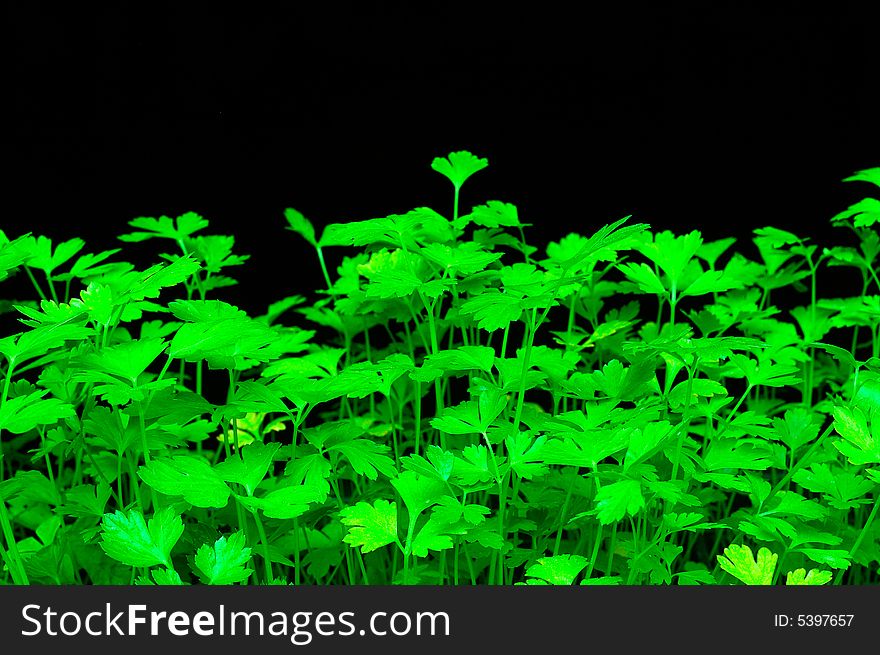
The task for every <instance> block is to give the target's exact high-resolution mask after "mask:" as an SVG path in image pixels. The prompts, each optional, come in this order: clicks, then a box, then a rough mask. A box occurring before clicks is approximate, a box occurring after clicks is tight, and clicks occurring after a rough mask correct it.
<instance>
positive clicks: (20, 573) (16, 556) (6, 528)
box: [0, 498, 30, 585]
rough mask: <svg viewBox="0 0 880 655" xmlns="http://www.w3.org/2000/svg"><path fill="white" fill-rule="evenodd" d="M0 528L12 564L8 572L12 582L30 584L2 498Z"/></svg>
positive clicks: (0, 499) (0, 501)
mask: <svg viewBox="0 0 880 655" xmlns="http://www.w3.org/2000/svg"><path fill="white" fill-rule="evenodd" d="M0 527H2V530H3V537H4V538H5V539H6V548H7V550H8V551H9V559H10V560H12V563H13V566H12V568H11V570H10V573H11V574H12V581H13V582H14V583H15V584H18V585H27V584H30V581H29V580H28V576H27V571H25V568H24V562H23V561H22V559H21V554H20V553H19V552H18V544H17V543H16V541H15V533H14V532H13V530H12V521H11V520H10V518H9V513H8V512H7V511H6V501H5V500H4V499H2V498H0Z"/></svg>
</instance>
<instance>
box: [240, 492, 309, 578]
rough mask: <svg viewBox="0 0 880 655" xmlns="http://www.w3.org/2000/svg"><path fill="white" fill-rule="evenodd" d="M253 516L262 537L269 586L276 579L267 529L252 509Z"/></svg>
mask: <svg viewBox="0 0 880 655" xmlns="http://www.w3.org/2000/svg"><path fill="white" fill-rule="evenodd" d="M251 514H253V515H254V522H255V523H256V524H257V534H259V535H260V545H261V546H262V550H263V567H264V569H263V571H264V573H263V574H264V575H265V576H266V578H265V579H266V584H267V585H269V584H272V580H274V579H275V575H274V574H273V573H272V560H271V559H270V558H269V540H268V539H267V538H266V529H265V528H264V527H263V521H262V519H260V512H259V511H258V510H256V509H252V510H251ZM298 554H299V553H297V555H298Z"/></svg>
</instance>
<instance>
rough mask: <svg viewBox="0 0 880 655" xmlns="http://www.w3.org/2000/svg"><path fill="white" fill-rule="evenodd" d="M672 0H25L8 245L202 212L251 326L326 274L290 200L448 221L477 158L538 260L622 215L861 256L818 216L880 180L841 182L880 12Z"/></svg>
mask: <svg viewBox="0 0 880 655" xmlns="http://www.w3.org/2000/svg"><path fill="white" fill-rule="evenodd" d="M657 4H658V5H659V6H652V7H643V6H639V5H630V4H628V3H622V2H615V3H610V6H606V7H602V8H597V7H594V6H593V3H588V4H584V5H583V7H582V8H581V9H583V12H584V13H583V15H579V14H576V13H572V12H573V11H574V9H575V5H574V4H572V3H552V2H542V3H528V4H527V5H525V8H514V7H513V6H512V5H511V4H508V3H483V2H471V3H460V4H457V3H454V2H447V3H442V4H433V3H428V2H419V3H357V4H355V3H351V4H347V3H338V2H322V3H319V4H318V5H317V6H319V7H320V9H317V8H315V7H313V6H310V5H309V4H307V3H278V4H273V3H256V5H255V6H254V5H250V4H248V5H245V4H240V5H239V6H237V7H236V8H234V9H231V10H228V11H226V10H223V9H221V8H220V5H216V4H210V5H209V4H205V5H198V4H192V3H171V2H168V3H163V2H153V3H143V4H134V3H133V4H131V5H126V4H123V5H120V6H109V5H108V6H106V7H99V8H93V7H86V8H83V7H82V6H76V7H75V8H72V7H67V8H61V7H60V6H55V5H53V4H49V3H43V2H28V3H17V5H16V6H15V7H14V8H12V10H11V13H10V18H11V23H10V24H11V26H12V29H11V35H10V38H11V41H12V46H13V47H12V50H13V55H12V57H13V58H12V65H11V75H10V76H9V77H8V81H7V84H8V85H9V86H10V87H11V94H9V96H8V97H9V101H10V102H11V104H12V107H13V111H14V118H13V120H12V122H11V123H9V124H8V125H9V127H8V133H9V134H8V136H10V137H11V138H10V140H9V143H10V145H9V149H8V150H6V159H7V161H8V162H9V163H10V164H12V173H11V174H10V173H7V178H6V182H7V184H6V185H4V186H6V193H5V194H4V195H5V200H6V204H7V206H6V207H5V208H4V212H3V218H2V228H3V229H4V230H5V231H6V232H7V234H8V235H9V236H13V235H17V234H19V233H22V232H24V231H33V232H34V233H38V234H39V233H42V234H46V235H48V236H51V237H53V238H54V239H63V238H70V237H72V236H82V237H84V238H85V239H86V240H87V242H88V243H89V248H90V249H93V250H100V249H105V248H109V247H113V246H114V245H116V244H115V236H116V235H117V234H120V233H122V232H124V231H126V221H128V220H131V219H132V218H134V217H136V216H144V215H146V216H158V215H161V214H167V215H170V216H176V215H178V214H180V213H183V212H184V211H190V210H192V211H196V212H199V213H201V214H203V215H204V216H205V217H206V218H208V219H209V220H210V221H211V223H212V228H211V230H210V231H211V232H220V233H233V234H235V236H236V238H237V240H238V243H239V244H240V245H239V250H241V251H243V252H246V253H250V254H251V255H252V256H253V258H252V259H251V261H250V262H248V264H246V266H245V267H244V268H243V269H240V270H239V271H237V274H238V275H239V277H240V279H241V280H242V285H241V287H239V288H238V289H236V290H232V291H231V292H228V293H226V294H225V297H227V298H230V299H231V300H232V301H234V302H238V303H240V304H242V305H244V306H245V307H246V308H248V309H259V308H260V307H261V306H262V305H263V304H264V303H265V302H268V301H270V300H275V299H278V298H280V297H282V296H283V295H290V294H292V293H305V292H308V291H309V290H311V289H312V288H314V284H315V283H317V278H318V270H319V269H318V268H317V261H316V259H315V257H314V254H313V253H312V252H311V251H310V249H309V247H308V246H306V244H305V243H304V242H302V241H301V240H299V238H298V237H297V236H296V235H293V234H292V233H290V232H287V231H285V230H284V229H283V228H284V226H285V222H284V219H283V209H284V208H285V207H288V206H292V207H296V208H298V209H299V210H300V211H302V212H303V213H305V214H306V215H307V216H309V217H310V218H311V219H312V220H313V221H314V222H315V224H316V225H317V226H318V227H319V229H320V227H321V226H323V225H326V224H328V223H330V222H339V221H346V220H355V219H365V218H372V217H376V216H384V215H387V214H389V213H401V212H405V211H407V210H409V209H412V208H413V207H417V206H423V205H427V206H432V207H434V208H435V209H437V210H439V211H441V212H447V213H448V212H449V210H450V205H451V185H449V184H448V182H446V181H445V180H444V179H443V178H441V177H440V176H439V175H437V174H436V173H435V172H433V171H432V170H430V167H429V165H430V162H431V159H432V158H433V157H435V156H438V155H445V154H447V153H448V152H450V151H451V150H458V149H468V150H471V151H473V152H474V153H476V154H478V155H480V156H485V157H488V159H489V162H490V167H489V169H487V170H486V171H483V172H480V173H479V174H477V175H476V176H475V177H474V178H472V180H471V181H470V182H469V183H468V184H467V185H466V186H465V192H464V193H463V198H462V201H463V204H464V206H465V207H468V206H470V205H472V204H478V203H482V202H484V201H486V200H488V199H493V198H494V199H499V200H505V201H508V202H513V203H514V204H516V205H517V206H518V207H519V210H520V216H521V218H522V219H523V220H525V221H527V222H529V223H532V224H534V228H532V231H531V234H530V236H531V238H532V239H533V240H534V241H535V242H536V243H537V244H542V243H546V242H547V241H549V240H551V239H558V238H560V237H562V236H564V234H566V233H567V232H569V231H577V232H581V233H590V232H591V231H592V230H594V229H596V228H597V227H599V226H601V225H603V224H605V223H609V222H611V221H613V220H616V219H618V218H620V217H622V216H624V215H627V214H633V215H634V217H635V219H636V220H639V221H642V222H647V223H650V224H651V225H652V226H653V227H654V228H656V229H674V230H678V231H686V230H691V229H699V230H701V231H702V232H703V233H704V235H705V236H706V237H707V238H720V237H723V236H731V235H732V236H739V237H742V238H747V237H748V235H749V232H750V230H752V229H754V228H756V227H761V226H764V225H776V226H778V227H782V228H787V229H792V230H795V231H796V232H798V233H799V234H802V235H807V236H810V237H811V238H813V239H815V240H817V241H820V242H822V241H823V240H824V241H828V240H829V239H831V238H835V239H839V240H840V241H841V242H843V241H846V235H845V234H840V233H839V232H837V231H832V230H831V228H830V227H829V226H828V219H829V218H830V217H831V216H832V215H833V214H835V213H836V212H838V211H840V210H841V209H843V208H845V207H846V206H847V205H848V204H850V203H852V202H855V201H856V200H858V199H860V198H861V197H864V196H865V195H867V194H868V193H870V190H871V189H870V187H868V186H867V185H864V184H843V183H841V182H840V180H841V179H842V178H844V177H846V176H848V175H850V174H851V173H853V172H854V171H856V170H859V169H862V168H866V167H870V166H876V165H878V164H880V159H878V151H880V139H878V130H877V125H878V120H877V118H876V111H877V104H876V102H875V101H874V99H875V97H876V88H877V82H876V63H875V62H874V49H875V48H874V46H872V44H874V43H876V41H875V38H874V35H873V34H872V29H871V25H872V21H870V20H869V17H868V16H867V15H865V14H864V13H863V11H862V10H861V9H860V8H859V7H858V6H857V5H846V4H841V3H834V4H833V5H831V4H827V3H825V4H823V5H813V4H808V3H801V2H772V3H770V2H761V3H748V2H712V3H682V2H673V3H657ZM184 6H185V7H186V8H185V9H184V8H183V7H184ZM301 6H309V9H291V7H294V8H296V7H301ZM820 7H821V8H820ZM823 245H825V243H823ZM743 247H746V248H747V246H743ZM134 252H136V253H137V252H140V253H142V254H143V256H144V257H145V260H147V263H151V261H152V260H155V257H156V249H155V247H154V244H153V243H151V244H149V245H148V244H144V245H142V246H136V247H135V249H134ZM337 261H338V259H337Z"/></svg>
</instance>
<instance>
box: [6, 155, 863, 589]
mask: <svg viewBox="0 0 880 655" xmlns="http://www.w3.org/2000/svg"><path fill="white" fill-rule="evenodd" d="M486 166H487V162H486V160H484V159H480V158H477V157H475V156H473V155H472V154H470V153H467V152H455V153H452V154H450V155H449V157H447V158H437V159H435V160H434V162H433V164H432V167H433V168H434V170H436V171H437V172H438V173H440V174H442V175H443V176H445V177H446V178H448V180H449V181H450V182H452V185H453V189H454V194H453V203H452V208H451V209H452V212H451V217H450V216H444V215H441V214H440V213H438V212H437V211H435V210H432V209H428V208H418V209H415V210H413V211H411V212H409V213H406V214H403V215H393V216H388V217H387V218H378V219H370V220H364V221H358V222H351V223H345V224H333V225H329V226H327V227H326V229H324V230H323V233H322V234H320V235H319V234H317V233H316V231H315V229H314V227H313V225H312V224H311V223H310V222H309V221H308V220H307V219H306V218H305V217H304V216H302V215H301V214H300V213H298V212H297V211H295V210H292V209H289V210H287V212H286V219H287V221H288V224H289V229H290V230H292V231H293V232H295V233H296V234H297V235H298V236H297V237H293V235H291V236H292V238H300V237H301V238H303V239H305V240H306V241H307V242H308V244H310V245H311V246H312V247H313V248H314V252H315V254H316V258H315V265H316V266H320V270H321V272H322V276H323V279H324V283H325V288H324V289H320V290H318V291H317V292H316V293H315V294H313V295H312V296H311V297H309V298H308V299H307V298H306V297H305V296H301V295H291V296H289V297H286V298H284V299H282V300H279V301H278V302H276V303H274V304H272V305H270V306H269V307H268V308H266V310H265V313H263V314H262V315H259V316H251V315H248V314H247V313H246V312H245V311H242V310H241V309H239V308H237V307H235V306H233V305H231V304H229V303H226V302H224V301H222V300H220V299H219V298H220V296H221V294H222V290H223V289H224V287H228V286H230V285H232V284H235V281H234V279H233V278H232V277H231V275H232V270H233V267H235V266H239V265H241V264H244V263H245V261H246V260H247V256H243V255H239V254H235V253H234V252H233V248H234V239H233V237H231V236H223V235H205V234H204V232H205V230H206V229H207V228H208V221H207V220H205V219H203V218H202V217H201V216H198V215H196V214H194V213H187V214H184V215H182V216H179V217H177V218H176V219H171V218H168V217H165V216H163V217H161V218H158V219H156V218H137V219H134V220H132V221H131V222H130V226H131V228H133V231H131V232H129V233H127V234H124V235H122V236H121V237H119V239H120V240H121V241H122V242H124V243H125V244H131V245H126V246H125V248H126V249H128V248H130V249H139V248H150V247H152V246H154V245H155V246H158V247H159V249H160V250H163V251H173V254H167V253H166V254H161V256H160V257H161V261H160V263H157V264H156V265H155V266H152V267H150V268H148V269H146V270H137V268H136V267H135V266H134V265H132V264H130V263H127V262H125V261H122V260H121V259H120V257H122V256H124V252H123V253H121V252H120V249H113V250H109V251H104V252H100V253H97V254H92V253H88V252H87V251H86V250H85V244H84V242H83V241H82V240H79V239H72V240H69V241H65V242H63V243H53V242H52V240H51V239H49V238H47V237H45V236H33V235H25V236H21V237H19V238H15V239H9V238H7V236H6V235H4V234H3V233H2V232H0V281H2V280H4V279H6V278H9V277H12V276H18V277H19V279H22V280H23V279H24V278H23V277H22V276H26V277H27V278H28V279H29V281H30V283H31V284H32V288H33V289H34V292H35V293H36V294H37V295H38V296H39V301H9V300H7V301H0V310H2V311H4V312H6V313H8V314H10V315H15V316H16V317H17V319H18V321H19V322H18V323H12V322H10V324H14V325H16V326H17V327H16V330H18V331H17V333H15V334H10V335H9V336H5V338H2V339H0V353H2V355H3V359H2V360H0V361H2V362H3V367H2V369H0V383H2V391H0V443H2V455H3V459H2V461H0V498H2V502H0V524H2V533H3V541H2V544H3V546H2V550H0V555H2V558H3V564H4V569H3V571H2V572H0V580H2V581H5V582H7V583H10V582H11V583H15V584H27V583H54V584H130V583H136V584H154V583H155V584H187V583H198V582H201V583H207V584H233V583H252V584H253V583H257V584H266V583H271V584H278V583H281V584H286V583H292V584H519V583H526V584H564V585H568V584H573V583H580V584H717V583H721V584H729V583H740V582H742V583H745V584H776V583H783V582H784V583H787V584H826V583H830V582H834V583H838V584H840V583H848V584H864V583H876V582H878V564H880V521H875V518H876V515H877V510H878V504H880V435H878V432H876V430H878V429H880V428H878V427H877V426H880V418H877V412H878V409H880V358H878V355H880V353H878V349H880V333H878V326H880V279H878V277H877V270H878V260H877V257H878V254H880V237H878V234H877V231H876V230H875V227H876V224H877V223H878V222H880V201H878V200H874V199H870V198H869V199H866V200H863V201H861V202H859V203H857V204H856V205H853V206H852V207H850V208H849V209H848V210H846V211H843V212H842V213H840V214H839V215H837V216H835V217H834V218H833V219H832V221H833V222H834V224H836V225H839V226H840V227H842V228H846V230H848V232H849V233H850V236H851V237H854V240H853V243H854V245H853V246H839V247H833V248H823V247H821V246H819V245H817V244H813V243H811V242H810V241H809V239H807V238H806V237H801V236H797V235H795V234H792V233H790V232H787V231H782V230H779V229H775V228H772V227H767V228H763V229H759V230H756V231H755V232H754V235H753V238H752V239H751V242H750V243H746V244H744V247H743V248H742V249H741V250H735V249H734V248H733V246H734V243H735V239H733V238H730V239H723V240H720V241H713V242H705V241H704V240H703V238H702V236H701V234H700V233H699V232H697V231H693V232H690V233H688V234H683V235H676V234H673V233H671V232H668V231H660V232H655V233H653V232H651V231H650V230H649V227H648V226H647V225H644V224H637V223H634V222H631V221H629V220H627V219H623V220H620V221H617V222H615V223H613V224H611V225H607V226H605V227H602V228H601V229H599V230H598V231H596V232H595V233H593V234H591V235H589V236H583V235H580V234H575V233H571V234H567V235H564V236H563V237H562V238H561V239H560V240H559V241H555V242H551V243H550V244H549V245H548V247H547V248H546V249H545V250H542V251H539V250H538V249H537V248H535V247H533V246H532V245H530V244H529V242H528V241H527V240H526V230H527V228H528V227H529V226H528V225H527V224H526V223H523V222H522V221H521V220H520V217H519V216H518V213H517V209H516V208H515V207H514V206H513V205H511V204H507V203H504V202H499V201H490V202H488V203H486V204H484V205H480V206H477V207H474V208H473V209H471V210H470V211H467V212H464V211H460V208H459V191H460V189H461V187H462V185H463V184H464V183H465V182H466V180H467V179H468V178H469V177H470V176H471V175H473V174H474V173H477V172H478V171H480V170H481V169H483V168H485V167H486ZM849 180H854V181H864V182H869V183H873V184H875V185H878V186H880V168H874V169H869V170H866V171H862V172H860V173H857V174H856V175H855V176H853V177H852V178H849ZM272 238H275V237H272ZM141 242H146V243H145V245H136V244H140V243H141ZM334 248H336V250H333V249H334ZM331 252H332V254H333V258H336V257H337V256H338V261H339V262H340V263H339V265H338V267H335V270H333V269H334V267H333V266H330V265H328V259H327V255H328V254H329V253H331ZM829 267H845V268H839V269H837V270H836V271H830V270H829ZM331 271H332V272H331ZM829 273H833V274H834V276H835V278H834V279H835V280H844V279H845V280H852V281H854V283H855V287H854V291H853V293H855V295H852V296H850V297H837V296H838V295H840V294H839V292H838V293H837V294H835V293H834V292H835V290H837V289H840V288H842V286H840V285H838V284H835V286H834V287H832V288H828V287H827V286H823V285H822V280H823V279H825V277H823V276H827V275H828V274H829ZM300 277H301V276H300V275H299V274H298V272H297V269H296V267H295V266H288V267H286V268H279V272H278V279H276V280H273V281H272V284H273V286H276V287H278V288H284V287H287V288H289V292H290V293H295V292H302V291H304V290H302V289H297V288H296V285H297V281H298V279H300ZM819 290H821V291H822V292H823V293H822V294H820V293H819ZM828 292H830V293H828ZM774 303H776V304H774Z"/></svg>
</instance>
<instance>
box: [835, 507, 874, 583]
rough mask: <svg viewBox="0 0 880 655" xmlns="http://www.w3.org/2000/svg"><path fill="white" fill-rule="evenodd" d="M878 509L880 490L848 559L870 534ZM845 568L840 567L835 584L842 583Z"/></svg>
mask: <svg viewBox="0 0 880 655" xmlns="http://www.w3.org/2000/svg"><path fill="white" fill-rule="evenodd" d="M878 509H880V492H878V493H877V497H876V498H875V499H874V506H873V507H872V508H871V513H870V514H868V519H867V520H866V521H865V525H864V526H862V530H861V532H859V536H858V537H856V540H855V541H854V542H853V545H852V548H850V549H849V555H848V559H852V558H853V557H854V556H855V554H856V553H857V552H858V550H859V546H861V545H862V541H864V540H865V537H866V536H867V535H868V531H869V530H870V529H871V525H872V524H873V523H874V519H875V518H877V510H878ZM845 570H846V569H840V570H838V571H837V575H836V576H835V577H834V584H836V585H839V584H840V581H841V580H842V579H843V573H844V571H845Z"/></svg>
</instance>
